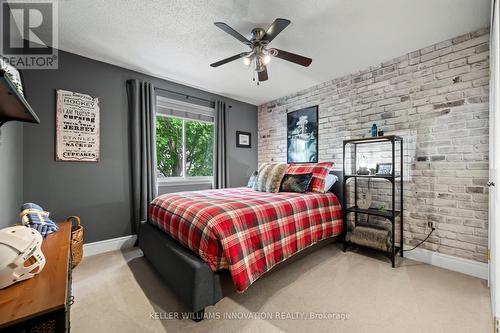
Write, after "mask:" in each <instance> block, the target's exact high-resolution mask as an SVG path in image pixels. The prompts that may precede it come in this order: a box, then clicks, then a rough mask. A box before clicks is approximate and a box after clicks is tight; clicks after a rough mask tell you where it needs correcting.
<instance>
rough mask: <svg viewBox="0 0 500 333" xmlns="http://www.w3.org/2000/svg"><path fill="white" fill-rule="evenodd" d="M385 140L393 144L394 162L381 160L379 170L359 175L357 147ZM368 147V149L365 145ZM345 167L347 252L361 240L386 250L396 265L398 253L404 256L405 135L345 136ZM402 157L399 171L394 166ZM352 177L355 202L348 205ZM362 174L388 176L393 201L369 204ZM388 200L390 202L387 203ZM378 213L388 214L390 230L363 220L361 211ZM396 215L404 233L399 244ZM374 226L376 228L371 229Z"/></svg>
mask: <svg viewBox="0 0 500 333" xmlns="http://www.w3.org/2000/svg"><path fill="white" fill-rule="evenodd" d="M375 143H378V144H381V143H388V144H391V148H392V149H391V160H392V163H378V164H377V168H376V170H375V174H370V175H359V174H352V173H353V172H355V170H357V165H356V164H357V156H356V154H357V151H358V146H359V145H367V146H370V145H371V144H375ZM397 146H399V149H398V152H397V154H396V148H397ZM346 147H351V148H352V150H351V152H353V154H348V155H346ZM363 151H365V149H363ZM342 153H343V164H342V166H343V171H344V183H343V187H342V188H343V195H342V198H343V199H342V207H343V208H344V210H343V211H344V214H343V221H344V232H343V235H342V236H343V241H344V252H345V251H346V250H347V245H348V244H357V245H361V246H368V247H371V248H373V249H377V250H382V251H384V252H385V253H386V254H387V255H388V256H389V258H390V259H391V264H392V267H395V263H396V255H397V253H398V252H399V255H400V256H401V257H403V249H402V246H403V212H402V208H403V178H402V177H401V176H400V175H402V174H403V138H402V137H400V136H396V135H386V136H375V137H371V138H361V139H349V140H344V143H343V149H342ZM347 158H352V160H351V163H349V164H350V166H351V168H350V170H346V159H347ZM397 159H399V168H400V170H399V172H396V171H395V168H394V167H393V166H395V165H396V161H397ZM349 178H354V206H348V205H347V197H348V196H349V195H348V192H347V180H348V179H349ZM359 178H368V180H370V179H372V178H378V179H383V180H388V181H389V182H390V183H391V192H390V193H391V196H390V198H391V200H390V201H391V203H379V204H378V205H375V204H373V203H370V205H368V200H367V195H368V193H369V192H368V193H367V194H365V195H362V194H360V193H359V184H358V183H359V182H358V180H359ZM397 180H399V183H398V185H399V186H398V185H396V182H397ZM396 186H398V187H399V188H398V190H399V209H396ZM386 204H387V206H386ZM350 213H354V228H351V229H348V216H349V214H350ZM361 214H363V215H367V216H368V217H370V216H376V217H379V218H384V219H387V220H389V222H390V223H389V225H390V226H389V227H388V228H387V230H386V231H380V228H379V227H377V225H375V224H372V222H370V223H369V224H368V223H366V224H361V223H360V215H361ZM396 219H399V222H400V225H399V227H400V234H399V247H398V246H396V240H395V234H396ZM371 229H373V230H371Z"/></svg>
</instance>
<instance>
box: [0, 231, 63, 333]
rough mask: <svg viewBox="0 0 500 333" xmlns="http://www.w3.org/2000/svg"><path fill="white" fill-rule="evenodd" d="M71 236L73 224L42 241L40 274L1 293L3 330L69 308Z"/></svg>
mask: <svg viewBox="0 0 500 333" xmlns="http://www.w3.org/2000/svg"><path fill="white" fill-rule="evenodd" d="M70 236H71V223H70V222H62V223H59V231H57V232H55V233H52V234H50V235H48V236H47V238H45V239H44V240H43V243H42V252H43V255H44V256H45V260H46V262H45V267H44V268H43V270H42V271H41V272H40V274H38V275H35V276H34V277H32V278H31V279H28V280H25V281H21V282H17V283H15V284H13V285H11V286H8V287H7V288H4V289H1V290H0V328H3V327H5V326H10V325H13V324H15V323H18V322H20V321H24V320H27V319H30V318H33V317H36V316H39V315H42V314H45V313H48V312H50V311H53V310H55V309H59V308H64V307H65V306H66V301H67V292H68V269H69V256H70Z"/></svg>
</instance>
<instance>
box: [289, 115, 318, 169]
mask: <svg viewBox="0 0 500 333" xmlns="http://www.w3.org/2000/svg"><path fill="white" fill-rule="evenodd" d="M286 121H287V162H288V163H317V162H318V107H317V106H312V107H309V108H305V109H301V110H297V111H293V112H289V113H287V116H286Z"/></svg>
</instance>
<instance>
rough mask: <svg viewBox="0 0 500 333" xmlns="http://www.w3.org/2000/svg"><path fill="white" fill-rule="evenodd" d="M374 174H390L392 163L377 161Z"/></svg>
mask: <svg viewBox="0 0 500 333" xmlns="http://www.w3.org/2000/svg"><path fill="white" fill-rule="evenodd" d="M375 174H376V175H390V174H392V163H377V168H376V169H375Z"/></svg>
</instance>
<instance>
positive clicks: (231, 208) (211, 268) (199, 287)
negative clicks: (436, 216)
mask: <svg viewBox="0 0 500 333" xmlns="http://www.w3.org/2000/svg"><path fill="white" fill-rule="evenodd" d="M334 173H335V174H336V175H337V176H338V177H339V180H340V181H338V182H337V183H336V184H335V185H334V186H333V188H332V189H331V190H330V192H329V193H312V192H308V193H305V194H302V193H290V192H279V193H268V192H258V191H254V190H252V189H249V188H233V189H222V190H205V191H194V192H180V193H174V194H168V195H164V196H159V197H158V198H156V199H155V200H154V201H153V202H152V203H151V205H150V211H149V213H150V214H149V216H150V221H149V222H147V223H144V224H142V225H141V228H140V232H139V246H140V247H141V249H142V251H143V252H144V255H145V257H146V258H147V259H148V260H149V261H150V262H151V263H152V264H153V266H154V267H155V268H156V269H157V270H158V272H159V273H160V275H161V276H162V277H163V279H164V280H165V282H166V284H167V285H168V286H169V287H170V288H171V289H172V291H173V292H174V293H175V294H176V295H177V297H178V298H179V299H180V300H181V301H182V302H183V303H184V304H185V305H186V306H187V307H188V308H189V310H190V311H191V312H193V314H194V317H193V319H195V320H196V319H197V318H199V319H202V317H203V312H204V308H205V307H206V306H208V305H213V304H215V303H217V302H218V301H219V300H220V299H222V297H223V294H222V288H221V283H220V278H221V276H220V274H221V272H222V271H225V270H228V271H229V273H230V275H231V278H232V280H233V283H234V285H235V288H236V290H237V291H238V292H244V291H245V290H246V289H247V288H248V287H249V286H250V285H251V284H252V283H253V282H254V281H256V280H257V279H258V278H259V277H261V276H262V275H263V274H265V273H266V272H267V271H269V270H270V269H272V268H273V267H275V266H276V265H278V264H280V263H281V262H283V261H285V260H286V259H288V258H290V257H291V256H293V255H294V254H296V253H298V252H300V251H302V250H304V249H306V248H309V247H311V246H314V245H315V244H317V243H319V242H320V241H322V240H325V239H331V238H332V237H335V236H338V235H341V234H342V233H343V230H344V226H343V222H342V209H341V205H340V203H341V202H342V198H341V196H340V194H341V190H340V189H341V181H342V177H341V176H342V175H341V174H340V172H334Z"/></svg>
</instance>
